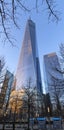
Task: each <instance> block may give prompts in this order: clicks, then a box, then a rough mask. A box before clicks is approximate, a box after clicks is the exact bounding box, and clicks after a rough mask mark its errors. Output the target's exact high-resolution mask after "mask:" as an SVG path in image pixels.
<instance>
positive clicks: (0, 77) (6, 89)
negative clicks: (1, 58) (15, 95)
mask: <svg viewBox="0 0 64 130" xmlns="http://www.w3.org/2000/svg"><path fill="white" fill-rule="evenodd" d="M12 82H13V74H12V73H10V72H9V71H8V70H3V71H2V72H1V74H0V115H1V114H3V113H2V112H4V111H5V110H6V107H7V105H8V100H9V96H10V92H11V86H12Z"/></svg>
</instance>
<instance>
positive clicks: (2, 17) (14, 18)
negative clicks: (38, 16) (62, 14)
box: [0, 0, 59, 46]
mask: <svg viewBox="0 0 64 130" xmlns="http://www.w3.org/2000/svg"><path fill="white" fill-rule="evenodd" d="M31 2H32V1H24V0H0V26H1V31H0V33H1V35H3V34H4V35H5V38H4V41H5V42H6V40H8V41H9V42H10V43H11V45H12V46H15V44H14V42H13V41H14V39H13V37H12V36H11V33H10V32H11V31H10V30H11V25H12V26H13V25H14V26H15V27H17V28H19V26H18V24H17V22H18V17H20V16H19V14H20V13H19V12H21V14H22V12H24V13H25V12H27V13H31V12H32V11H33V10H36V12H38V10H39V7H41V8H42V9H44V6H45V8H46V9H45V10H46V11H47V12H48V18H49V19H50V18H52V19H53V20H55V21H56V22H58V21H59V14H58V11H57V7H56V1H55V0H41V1H40V0H34V1H33V4H34V5H33V4H32V5H33V6H31V4H30V6H28V3H31Z"/></svg>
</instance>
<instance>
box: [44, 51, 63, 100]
mask: <svg viewBox="0 0 64 130" xmlns="http://www.w3.org/2000/svg"><path fill="white" fill-rule="evenodd" d="M57 70H61V68H60V63H59V59H58V56H57V55H56V53H50V54H47V55H44V76H45V77H44V78H45V87H46V88H45V90H46V93H49V94H50V97H51V101H53V97H54V89H56V92H58V88H59V86H60V90H61V85H59V82H58V81H57V80H59V81H60V80H62V79H63V75H62V74H61V73H60V72H59V71H57Z"/></svg>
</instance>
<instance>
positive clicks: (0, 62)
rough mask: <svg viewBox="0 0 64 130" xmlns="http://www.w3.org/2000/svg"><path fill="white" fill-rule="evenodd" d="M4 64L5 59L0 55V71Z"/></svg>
mask: <svg viewBox="0 0 64 130" xmlns="http://www.w3.org/2000/svg"><path fill="white" fill-rule="evenodd" d="M4 66H5V59H4V57H2V56H1V57H0V72H1V71H2V69H3V68H4Z"/></svg>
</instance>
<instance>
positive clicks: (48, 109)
mask: <svg viewBox="0 0 64 130" xmlns="http://www.w3.org/2000/svg"><path fill="white" fill-rule="evenodd" d="M47 111H48V123H49V129H50V108H49V107H48V108H47Z"/></svg>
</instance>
